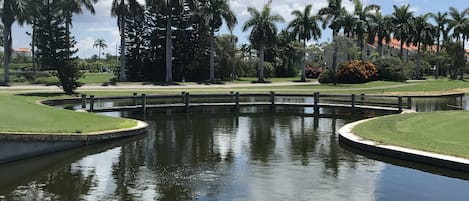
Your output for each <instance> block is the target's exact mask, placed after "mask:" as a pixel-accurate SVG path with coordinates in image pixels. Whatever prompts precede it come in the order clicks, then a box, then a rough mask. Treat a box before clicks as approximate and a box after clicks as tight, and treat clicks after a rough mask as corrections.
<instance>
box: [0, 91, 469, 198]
mask: <svg viewBox="0 0 469 201" xmlns="http://www.w3.org/2000/svg"><path fill="white" fill-rule="evenodd" d="M458 103H459V102H458V100H457V99H455V98H448V99H439V100H436V99H421V100H418V101H415V102H414V108H417V109H418V110H419V111H433V110H441V109H451V108H452V107H453V105H457V104H458ZM448 105H449V106H448ZM465 105H468V104H465ZM321 113H323V114H330V115H328V116H325V117H324V118H317V117H314V115H312V109H311V108H277V111H270V110H269V109H268V108H261V107H256V108H254V107H248V108H243V109H242V110H241V111H240V112H239V113H236V112H232V111H231V110H230V109H209V108H206V109H201V111H198V112H191V113H187V114H186V113H180V112H175V111H172V110H163V111H156V110H155V111H149V112H148V113H147V115H146V116H142V115H140V114H138V113H135V112H112V113H105V114H106V115H112V116H123V117H129V118H136V119H142V120H145V121H146V122H148V123H149V124H150V129H149V132H148V133H147V134H146V135H144V136H139V137H134V138H128V139H123V140H118V141H112V142H109V143H103V144H98V145H93V146H90V147H86V148H81V149H73V150H69V151H65V152H60V153H55V154H49V155H45V156H41V157H36V158H32V159H28V160H24V161H19V162H15V163H9V164H5V165H0V178H1V179H0V200H168V201H169V200H171V201H172V200H256V201H257V200H261V201H262V200H266V201H270V200H360V201H362V200H467V197H469V191H467V187H468V186H469V181H468V179H469V174H466V173H461V172H454V171H450V170H444V169H439V168H434V167H430V166H425V165H419V164H413V163H409V162H405V161H400V160H394V159H390V158H385V157H380V156H376V155H370V154H366V153H362V152H359V151H356V150H353V149H351V148H347V147H343V146H342V145H340V144H339V142H338V136H337V134H336V131H337V130H338V129H339V128H340V127H342V126H343V125H344V124H346V123H348V122H352V121H355V120H358V119H362V118H366V117H370V116H376V115H382V114H381V113H375V112H363V113H360V114H356V115H351V114H350V112H349V111H348V110H340V109H323V110H322V111H321Z"/></svg>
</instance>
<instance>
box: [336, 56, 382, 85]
mask: <svg viewBox="0 0 469 201" xmlns="http://www.w3.org/2000/svg"><path fill="white" fill-rule="evenodd" d="M377 73H378V70H377V69H376V67H375V65H374V64H373V63H371V62H368V61H359V60H354V61H349V62H346V63H342V64H341V65H340V67H339V69H338V70H337V82H339V83H345V84H358V83H365V82H369V81H373V80H376V79H377V78H378V74H377Z"/></svg>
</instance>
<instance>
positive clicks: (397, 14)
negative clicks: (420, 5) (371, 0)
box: [392, 4, 413, 60]
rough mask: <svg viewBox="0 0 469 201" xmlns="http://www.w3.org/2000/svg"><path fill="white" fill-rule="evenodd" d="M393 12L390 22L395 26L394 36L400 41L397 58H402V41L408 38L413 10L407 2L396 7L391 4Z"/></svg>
mask: <svg viewBox="0 0 469 201" xmlns="http://www.w3.org/2000/svg"><path fill="white" fill-rule="evenodd" d="M393 7H394V12H393V13H392V23H393V24H394V26H395V30H394V37H396V38H397V39H398V40H399V41H400V43H401V46H400V47H401V49H400V52H399V58H401V60H402V58H403V55H404V43H405V42H406V41H407V39H408V32H409V30H410V24H409V21H411V20H412V18H413V12H411V11H410V9H409V4H406V5H402V6H401V7H398V6H396V5H393Z"/></svg>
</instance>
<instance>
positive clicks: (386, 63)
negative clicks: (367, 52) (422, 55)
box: [374, 57, 409, 82]
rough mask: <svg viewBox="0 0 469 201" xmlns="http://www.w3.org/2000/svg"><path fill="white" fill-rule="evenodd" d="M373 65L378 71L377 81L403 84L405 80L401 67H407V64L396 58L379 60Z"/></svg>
mask: <svg viewBox="0 0 469 201" xmlns="http://www.w3.org/2000/svg"><path fill="white" fill-rule="evenodd" d="M374 63H375V66H376V68H377V69H378V79H379V80H386V81H397V82H403V81H405V80H406V79H407V76H406V75H405V73H404V75H403V74H402V67H404V68H405V67H406V66H407V67H408V66H409V64H407V63H406V62H405V61H401V60H400V59H399V58H397V57H385V58H379V59H377V60H376V61H375V62H374Z"/></svg>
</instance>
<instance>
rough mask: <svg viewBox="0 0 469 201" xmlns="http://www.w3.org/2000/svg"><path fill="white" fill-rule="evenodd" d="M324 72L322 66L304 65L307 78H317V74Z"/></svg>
mask: <svg viewBox="0 0 469 201" xmlns="http://www.w3.org/2000/svg"><path fill="white" fill-rule="evenodd" d="M322 72H324V68H322V67H309V66H308V67H306V68H305V74H306V77H307V78H318V77H319V75H320V74H321V73H322Z"/></svg>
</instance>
